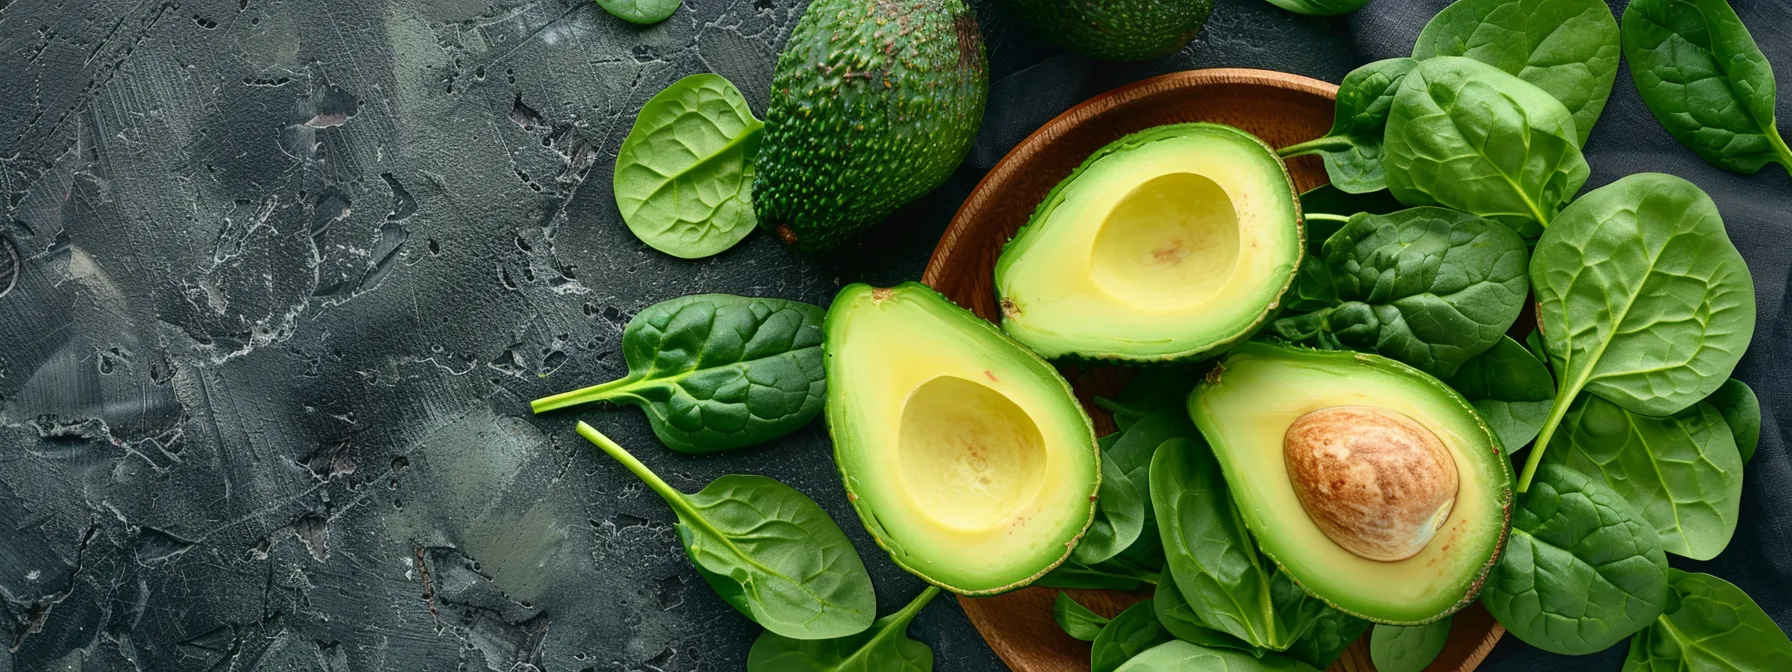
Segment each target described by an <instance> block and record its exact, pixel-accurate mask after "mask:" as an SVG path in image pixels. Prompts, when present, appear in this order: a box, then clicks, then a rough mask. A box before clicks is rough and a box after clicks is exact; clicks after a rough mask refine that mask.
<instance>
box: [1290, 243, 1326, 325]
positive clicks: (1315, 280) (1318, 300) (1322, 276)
mask: <svg viewBox="0 0 1792 672" xmlns="http://www.w3.org/2000/svg"><path fill="white" fill-rule="evenodd" d="M1335 305H1338V283H1337V281H1336V280H1334V279H1332V271H1331V268H1330V267H1328V266H1326V265H1325V259H1324V258H1322V257H1314V256H1312V255H1308V256H1307V257H1306V258H1304V259H1302V260H1301V262H1300V269H1299V270H1296V271H1295V273H1294V286H1292V287H1290V288H1289V289H1288V294H1286V295H1284V296H1283V297H1282V306H1283V308H1284V309H1286V310H1288V311H1290V312H1294V313H1311V312H1316V311H1321V310H1325V309H1327V308H1330V307H1332V306H1335Z"/></svg>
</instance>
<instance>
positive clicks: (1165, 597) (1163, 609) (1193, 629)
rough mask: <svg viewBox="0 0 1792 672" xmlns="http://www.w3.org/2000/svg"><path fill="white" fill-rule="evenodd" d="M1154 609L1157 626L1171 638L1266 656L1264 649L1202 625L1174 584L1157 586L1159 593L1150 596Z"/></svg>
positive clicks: (1173, 582) (1201, 621)
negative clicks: (1161, 627) (1162, 628)
mask: <svg viewBox="0 0 1792 672" xmlns="http://www.w3.org/2000/svg"><path fill="white" fill-rule="evenodd" d="M1151 607H1152V611H1153V612H1155V613H1156V614H1157V622H1158V624H1160V625H1162V626H1164V630H1167V631H1169V633H1170V636H1171V637H1175V638H1177V639H1180V640H1182V641H1185V642H1194V643H1196V644H1200V645H1201V646H1209V647H1213V648H1217V649H1237V650H1239V651H1247V652H1250V653H1251V655H1261V654H1262V653H1263V650H1262V649H1259V648H1256V647H1254V646H1251V645H1250V644H1246V643H1245V642H1244V640H1241V639H1239V638H1237V637H1233V636H1231V635H1228V634H1226V633H1223V632H1220V631H1218V630H1214V629H1213V628H1209V627H1207V626H1206V625H1203V623H1204V622H1205V621H1203V620H1202V619H1201V617H1200V616H1199V615H1197V614H1196V613H1195V608H1194V607H1193V606H1190V605H1189V603H1188V600H1185V599H1183V598H1182V591H1181V590H1178V589H1177V588H1176V582H1175V581H1164V582H1161V583H1158V584H1157V593H1156V594H1155V595H1153V596H1152V597H1151Z"/></svg>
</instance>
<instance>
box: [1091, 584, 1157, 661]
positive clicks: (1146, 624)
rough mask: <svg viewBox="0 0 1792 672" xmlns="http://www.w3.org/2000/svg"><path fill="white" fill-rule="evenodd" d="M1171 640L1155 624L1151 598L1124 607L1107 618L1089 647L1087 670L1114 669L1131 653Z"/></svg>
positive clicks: (1135, 654)
mask: <svg viewBox="0 0 1792 672" xmlns="http://www.w3.org/2000/svg"><path fill="white" fill-rule="evenodd" d="M1167 641H1170V633H1169V632H1166V631H1165V630H1164V628H1163V626H1162V625H1158V623H1157V615H1156V614H1155V613H1153V611H1152V608H1151V600H1145V601H1144V602H1140V603H1138V604H1135V605H1132V606H1130V607H1127V608H1126V611H1122V612H1120V615H1119V616H1115V617H1114V620H1112V621H1108V624H1107V626H1106V627H1103V628H1102V629H1101V634H1099V635H1096V636H1095V645H1094V646H1093V647H1091V648H1090V649H1089V672H1114V671H1115V670H1118V669H1120V666H1121V665H1123V664H1125V663H1126V661H1128V660H1131V659H1132V657H1133V656H1137V655H1139V654H1140V653H1143V652H1144V651H1145V650H1146V649H1149V648H1151V647H1154V646H1157V645H1159V644H1162V643H1164V642H1167Z"/></svg>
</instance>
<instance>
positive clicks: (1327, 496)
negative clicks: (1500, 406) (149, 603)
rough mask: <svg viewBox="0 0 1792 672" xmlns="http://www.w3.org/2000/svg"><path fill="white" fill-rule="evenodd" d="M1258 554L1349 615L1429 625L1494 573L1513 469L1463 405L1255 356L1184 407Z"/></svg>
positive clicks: (1372, 376)
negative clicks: (1211, 455)
mask: <svg viewBox="0 0 1792 672" xmlns="http://www.w3.org/2000/svg"><path fill="white" fill-rule="evenodd" d="M1188 408H1189V415H1190V416H1191V417H1192V418H1193V419H1194V421H1195V426H1196V427H1199V428H1200V430H1201V435H1202V436H1204V437H1206V438H1207V441H1208V443H1209V444H1211V445H1212V446H1213V452H1214V455H1215V456H1216V457H1218V458H1219V463H1220V469H1221V471H1223V472H1224V473H1225V475H1226V482H1227V484H1228V485H1229V486H1230V487H1231V488H1232V498H1233V500H1234V501H1235V502H1236V503H1237V505H1238V511H1239V513H1240V515H1241V516H1242V517H1243V518H1244V521H1245V525H1246V526H1247V527H1249V528H1250V530H1251V532H1252V533H1253V534H1254V535H1255V536H1256V538H1257V544H1258V547H1259V548H1261V549H1262V550H1263V552H1264V554H1266V555H1268V556H1269V557H1270V558H1272V559H1274V560H1275V562H1276V564H1277V565H1280V566H1281V567H1282V569H1283V570H1284V571H1286V572H1288V575H1289V576H1290V577H1292V578H1293V579H1294V580H1295V581H1296V582H1298V583H1300V585H1301V587H1302V588H1305V589H1306V590H1307V592H1309V593H1312V594H1313V595H1315V596H1317V597H1319V598H1320V599H1322V600H1325V601H1326V602H1327V603H1328V604H1331V605H1332V606H1333V607H1335V608H1337V609H1338V610H1340V611H1343V612H1345V613H1349V614H1351V615H1354V616H1357V617H1360V618H1364V619H1368V620H1371V621H1375V622H1378V623H1390V624H1395V625H1416V624H1421V623H1429V622H1431V621H1435V620H1437V619H1439V618H1443V617H1444V616H1447V615H1450V614H1453V613H1455V612H1456V611H1457V610H1460V609H1462V608H1463V607H1466V606H1468V605H1469V604H1471V603H1472V602H1474V600H1475V598H1476V597H1477V596H1478V595H1480V592H1481V586H1482V584H1483V583H1485V581H1486V580H1487V574H1488V572H1489V571H1491V570H1492V569H1493V566H1494V564H1495V563H1497V562H1498V561H1499V556H1500V551H1501V549H1502V548H1503V547H1504V545H1505V542H1506V535H1507V532H1508V529H1509V524H1510V521H1511V514H1512V501H1513V494H1512V493H1513V490H1512V465H1511V463H1510V462H1509V461H1508V460H1507V459H1506V451H1505V449H1504V448H1503V447H1501V445H1500V442H1499V439H1498V438H1496V437H1495V436H1494V434H1493V430H1491V429H1489V428H1488V426H1487V423H1486V422H1484V421H1483V420H1482V419H1481V417H1480V416H1479V415H1477V414H1476V413H1475V411H1474V407H1473V406H1470V405H1469V403H1468V401H1466V400H1464V399H1463V398H1462V395H1460V394H1457V393H1456V391H1454V390H1452V389H1450V388H1449V386H1447V385H1445V384H1443V383H1442V382H1440V381H1438V380H1437V379H1436V378H1433V377H1431V376H1430V375H1427V374H1425V373H1424V372H1422V371H1419V370H1418V369H1415V368H1412V367H1410V366H1407V365H1405V364H1401V363H1399V362H1396V361H1394V360H1391V359H1388V358H1385V357H1381V356H1379V355H1370V354H1363V353H1355V352H1344V351H1323V350H1310V349H1306V348H1299V347H1287V346H1280V345H1272V344H1269V343H1261V342H1252V343H1246V344H1244V345H1241V346H1239V347H1237V348H1235V349H1233V350H1232V351H1231V352H1230V353H1227V355H1226V357H1225V358H1224V359H1222V360H1220V361H1219V363H1218V364H1216V365H1215V366H1214V368H1213V369H1212V370H1211V371H1210V372H1209V373H1208V374H1207V377H1206V379H1205V380H1203V381H1202V382H1201V384H1200V385H1198V386H1197V387H1196V388H1195V391H1194V392H1193V393H1192V394H1190V395H1189V401H1188Z"/></svg>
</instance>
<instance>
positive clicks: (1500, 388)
mask: <svg viewBox="0 0 1792 672" xmlns="http://www.w3.org/2000/svg"><path fill="white" fill-rule="evenodd" d="M1444 382H1445V383H1446V384H1448V385H1449V386H1450V387H1452V388H1454V389H1455V390H1456V391H1457V392H1460V393H1462V396H1463V398H1465V399H1468V403H1470V404H1473V405H1474V407H1475V411H1476V412H1477V413H1479V414H1480V415H1481V419H1482V420H1486V421H1487V425H1488V426H1489V427H1491V428H1492V429H1493V433H1494V434H1495V435H1498V436H1499V437H1500V443H1501V444H1502V445H1504V446H1505V447H1506V453H1507V454H1511V453H1513V452H1516V451H1517V450H1518V449H1519V448H1523V447H1524V446H1525V444H1527V443H1530V442H1531V439H1534V438H1537V430H1539V429H1542V428H1543V421H1544V420H1545V419H1547V418H1548V417H1549V406H1550V402H1551V401H1552V400H1554V399H1555V396H1556V381H1555V378H1553V377H1551V376H1550V375H1549V367H1547V366H1544V365H1543V362H1542V361H1540V360H1538V359H1537V358H1536V356H1534V355H1532V354H1531V351H1530V350H1526V349H1525V347H1524V346H1523V345H1520V344H1519V343H1518V341H1514V340H1512V338H1511V337H1509V336H1502V337H1500V341H1499V342H1498V343H1495V344H1494V346H1493V347H1491V348H1488V349H1487V351H1486V352H1483V353H1481V354H1479V355H1475V356H1474V357H1473V358H1470V359H1469V360H1468V361H1466V362H1463V363H1462V367H1461V368H1458V369H1456V375H1454V376H1451V377H1450V378H1449V379H1448V380H1445V381H1444Z"/></svg>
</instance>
